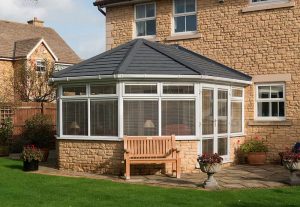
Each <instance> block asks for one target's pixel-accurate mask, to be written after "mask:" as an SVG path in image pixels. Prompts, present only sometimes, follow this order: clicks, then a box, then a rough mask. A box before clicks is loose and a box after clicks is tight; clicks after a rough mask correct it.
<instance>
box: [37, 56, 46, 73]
mask: <svg viewBox="0 0 300 207" xmlns="http://www.w3.org/2000/svg"><path fill="white" fill-rule="evenodd" d="M35 67H36V70H35V71H36V72H37V73H45V72H46V70H47V68H46V61H45V60H42V59H38V60H36V61H35ZM38 67H43V68H44V70H38Z"/></svg>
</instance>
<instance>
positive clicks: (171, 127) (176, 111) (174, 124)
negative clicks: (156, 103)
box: [161, 100, 195, 136]
mask: <svg viewBox="0 0 300 207" xmlns="http://www.w3.org/2000/svg"><path fill="white" fill-rule="evenodd" d="M161 105H162V106H161V107H162V112H161V117H162V135H172V134H175V135H177V136H180V135H195V101H194V100H191V101H190V100H188V101H179V100H166V101H162V103H161Z"/></svg>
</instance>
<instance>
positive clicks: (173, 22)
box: [171, 0, 198, 36]
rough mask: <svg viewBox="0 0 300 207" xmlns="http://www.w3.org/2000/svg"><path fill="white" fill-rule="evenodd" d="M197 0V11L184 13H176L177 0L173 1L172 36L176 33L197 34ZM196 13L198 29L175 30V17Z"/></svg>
mask: <svg viewBox="0 0 300 207" xmlns="http://www.w3.org/2000/svg"><path fill="white" fill-rule="evenodd" d="M194 1H195V11H194V12H184V13H179V14H176V13H175V0H173V1H172V7H173V17H172V32H171V34H172V36H176V35H189V34H196V33H197V30H198V18H197V0H194ZM190 15H195V16H196V30H195V31H184V32H175V18H176V17H182V16H185V17H186V16H190ZM185 28H186V18H185Z"/></svg>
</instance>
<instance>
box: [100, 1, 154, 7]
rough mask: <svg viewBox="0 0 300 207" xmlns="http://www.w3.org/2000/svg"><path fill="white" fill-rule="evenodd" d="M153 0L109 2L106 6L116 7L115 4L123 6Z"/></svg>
mask: <svg viewBox="0 0 300 207" xmlns="http://www.w3.org/2000/svg"><path fill="white" fill-rule="evenodd" d="M150 1H152V0H133V1H125V2H120V3H113V4H107V5H105V6H104V7H114V6H122V5H127V4H136V3H143V2H150Z"/></svg>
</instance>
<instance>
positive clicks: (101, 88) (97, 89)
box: [90, 84, 117, 95]
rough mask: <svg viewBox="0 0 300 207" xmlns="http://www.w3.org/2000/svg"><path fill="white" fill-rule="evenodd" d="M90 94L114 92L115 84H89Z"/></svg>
mask: <svg viewBox="0 0 300 207" xmlns="http://www.w3.org/2000/svg"><path fill="white" fill-rule="evenodd" d="M90 91H91V95H107V94H116V93H117V91H116V84H100V85H91V90H90Z"/></svg>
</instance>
